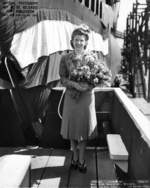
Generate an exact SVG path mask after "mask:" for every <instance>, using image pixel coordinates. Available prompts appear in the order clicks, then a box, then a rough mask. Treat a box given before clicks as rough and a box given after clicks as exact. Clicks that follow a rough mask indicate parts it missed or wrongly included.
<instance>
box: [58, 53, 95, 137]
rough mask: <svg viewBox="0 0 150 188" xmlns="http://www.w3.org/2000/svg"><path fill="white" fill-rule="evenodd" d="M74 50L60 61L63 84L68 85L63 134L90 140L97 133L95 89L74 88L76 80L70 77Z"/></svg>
mask: <svg viewBox="0 0 150 188" xmlns="http://www.w3.org/2000/svg"><path fill="white" fill-rule="evenodd" d="M73 56H74V54H73V52H71V53H69V54H67V55H64V56H63V57H62V59H61V62H60V69H59V74H60V78H61V81H62V84H63V85H64V86H65V87H66V92H65V98H64V106H63V115H62V124H61V135H62V137H63V138H64V139H74V140H78V141H81V140H88V139H90V138H94V137H95V136H96V135H97V128H96V125H97V119H96V111H95V95H94V91H93V90H92V89H91V90H88V91H86V92H80V95H79V96H78V97H74V96H75V95H78V92H77V91H76V90H75V89H74V88H73V85H74V82H72V81H71V80H70V79H69V78H70V72H71V70H72V68H73V67H74V66H77V63H76V62H73V60H72V57H73Z"/></svg>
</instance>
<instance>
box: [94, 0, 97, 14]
mask: <svg viewBox="0 0 150 188" xmlns="http://www.w3.org/2000/svg"><path fill="white" fill-rule="evenodd" d="M96 7H97V0H95V1H94V14H96Z"/></svg>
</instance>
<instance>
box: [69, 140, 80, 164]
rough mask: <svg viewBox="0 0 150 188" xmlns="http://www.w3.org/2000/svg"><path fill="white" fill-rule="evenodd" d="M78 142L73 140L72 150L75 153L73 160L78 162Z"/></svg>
mask: <svg viewBox="0 0 150 188" xmlns="http://www.w3.org/2000/svg"><path fill="white" fill-rule="evenodd" d="M77 146H78V142H77V141H76V140H71V149H72V151H73V160H74V161H77V160H78V148H77Z"/></svg>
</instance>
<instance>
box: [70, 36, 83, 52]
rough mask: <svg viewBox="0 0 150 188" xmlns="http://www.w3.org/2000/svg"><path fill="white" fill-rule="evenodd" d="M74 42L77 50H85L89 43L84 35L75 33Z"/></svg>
mask: <svg viewBox="0 0 150 188" xmlns="http://www.w3.org/2000/svg"><path fill="white" fill-rule="evenodd" d="M72 43H73V46H74V49H75V50H76V51H83V50H84V49H85V48H84V47H85V46H86V45H87V40H86V37H85V36H84V35H75V36H74V38H73V41H72Z"/></svg>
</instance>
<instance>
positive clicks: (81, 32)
mask: <svg viewBox="0 0 150 188" xmlns="http://www.w3.org/2000/svg"><path fill="white" fill-rule="evenodd" d="M89 33H90V30H89V27H88V26H86V25H81V26H79V27H78V28H76V29H74V30H73V32H72V35H71V41H70V44H71V46H72V48H74V46H73V39H74V37H75V36H76V35H84V36H85V40H86V41H88V40H89ZM85 48H86V46H85Z"/></svg>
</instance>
